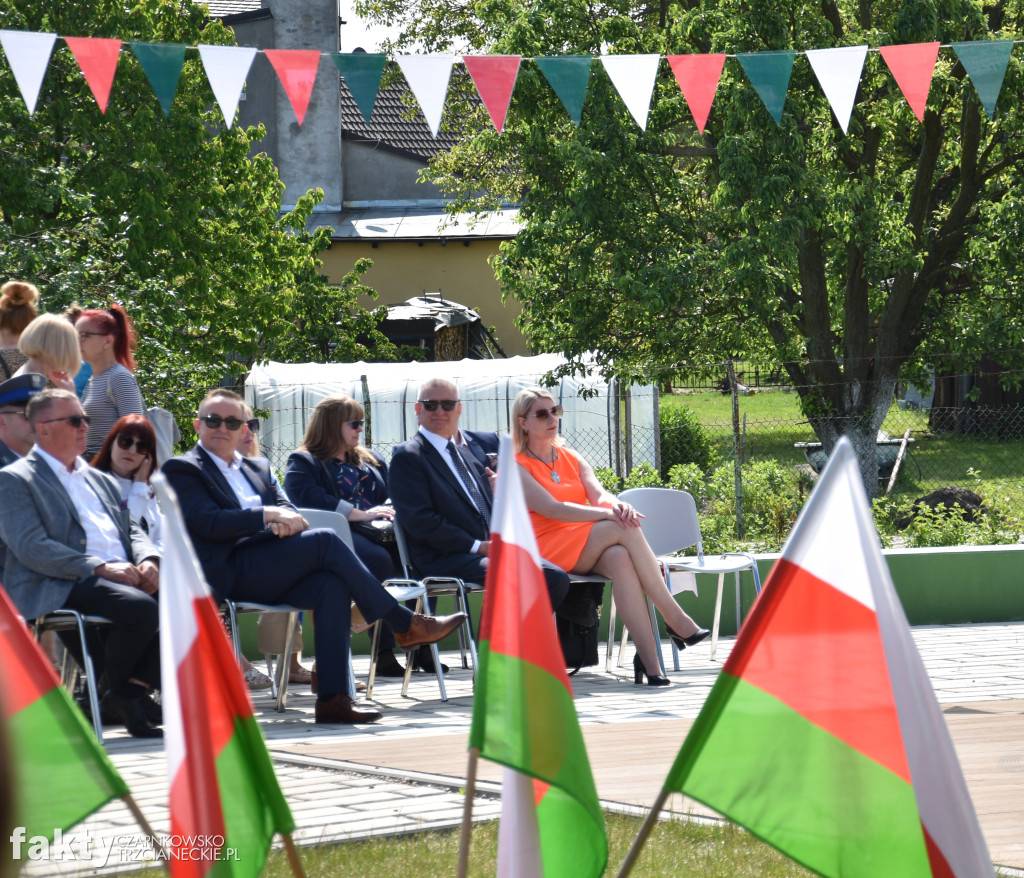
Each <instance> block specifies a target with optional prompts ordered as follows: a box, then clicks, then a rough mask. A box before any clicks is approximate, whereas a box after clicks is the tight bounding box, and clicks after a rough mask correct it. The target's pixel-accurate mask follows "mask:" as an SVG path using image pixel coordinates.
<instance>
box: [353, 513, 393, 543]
mask: <svg viewBox="0 0 1024 878" xmlns="http://www.w3.org/2000/svg"><path fill="white" fill-rule="evenodd" d="M348 526H349V527H350V528H351V529H352V533H356V534H362V535H363V536H364V537H366V538H367V539H368V540H370V541H371V542H374V543H379V544H380V545H382V546H386V545H388V544H390V543H393V542H394V541H395V523H394V522H393V521H388V520H387V519H386V518H375V519H373V520H372V521H350V522H349V523H348Z"/></svg>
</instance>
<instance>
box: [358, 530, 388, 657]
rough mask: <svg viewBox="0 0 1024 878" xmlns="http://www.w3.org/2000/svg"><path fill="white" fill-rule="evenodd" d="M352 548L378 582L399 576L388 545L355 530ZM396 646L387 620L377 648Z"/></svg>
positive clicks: (382, 628)
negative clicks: (383, 544)
mask: <svg viewBox="0 0 1024 878" xmlns="http://www.w3.org/2000/svg"><path fill="white" fill-rule="evenodd" d="M352 548H353V549H354V550H355V553H356V557H357V558H358V559H359V560H360V561H362V562H363V564H364V565H365V566H366V569H367V570H369V571H370V573H371V574H373V577H374V579H376V580H377V581H378V582H383V581H384V580H385V579H392V578H393V577H395V576H397V575H398V574H397V572H396V571H397V569H398V568H397V567H396V566H395V561H394V559H393V558H392V557H391V553H390V552H389V551H388V550H387V547H385V546H382V545H381V544H380V543H375V542H374V541H373V540H371V539H368V538H367V537H364V536H363V535H362V534H357V533H355V532H354V531H353V533H352ZM356 603H358V601H356ZM394 648H395V632H394V631H392V630H391V626H389V625H388V624H387V623H386V622H385V623H384V624H383V625H381V630H380V642H379V643H378V644H377V649H378V650H382V649H394Z"/></svg>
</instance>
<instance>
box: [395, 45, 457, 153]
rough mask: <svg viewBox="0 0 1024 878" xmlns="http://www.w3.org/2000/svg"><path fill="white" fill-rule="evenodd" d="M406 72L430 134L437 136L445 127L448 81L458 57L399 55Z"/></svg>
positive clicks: (407, 79)
mask: <svg viewBox="0 0 1024 878" xmlns="http://www.w3.org/2000/svg"><path fill="white" fill-rule="evenodd" d="M395 60H396V61H397V62H398V66H399V67H400V68H401V69H402V74H403V75H404V76H405V79H406V82H408V83H409V88H411V89H412V93H413V94H414V95H415V96H416V100H417V102H418V103H419V105H420V109H421V110H422V111H423V116H424V118H425V119H426V120H427V124H428V125H429V126H430V133H431V134H432V135H433V136H434V137H437V131H438V129H439V128H440V127H441V113H442V111H443V110H444V102H445V99H446V98H447V97H448V81H449V80H450V79H451V75H452V65H453V64H454V63H455V56H454V55H398V56H396V57H395Z"/></svg>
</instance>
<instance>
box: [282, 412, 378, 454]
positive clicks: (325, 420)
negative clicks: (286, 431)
mask: <svg viewBox="0 0 1024 878" xmlns="http://www.w3.org/2000/svg"><path fill="white" fill-rule="evenodd" d="M362 418H363V407H362V406H361V405H360V404H359V403H358V402H356V401H355V400H354V399H352V397H351V396H327V397H324V398H323V399H321V400H320V402H318V403H317V404H316V407H315V408H314V409H313V413H312V414H311V415H310V416H309V423H308V424H306V435H305V436H303V437H302V444H301V445H300V446H299V450H300V451H308V452H309V453H310V454H312V455H313V457H315V458H316V459H317V460H331V459H332V458H333V457H334V452H335V451H337V449H338V442H339V440H340V439H341V435H342V433H341V428H342V425H343V424H344V423H345V422H346V421H358V420H362ZM345 462H346V463H351V464H354V465H355V466H361V465H362V464H364V463H369V464H373V466H380V464H379V463H378V462H377V458H375V457H374V456H373V455H372V454H370V451H369V449H367V448H364V447H363V446H362V445H356V446H355V447H354V448H349V449H348V450H347V451H346V452H345Z"/></svg>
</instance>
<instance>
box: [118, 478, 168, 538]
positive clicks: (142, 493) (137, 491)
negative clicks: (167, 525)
mask: <svg viewBox="0 0 1024 878" xmlns="http://www.w3.org/2000/svg"><path fill="white" fill-rule="evenodd" d="M110 475H112V476H114V478H115V479H117V483H118V484H119V485H120V486H121V499H122V500H123V501H124V502H125V503H126V504H127V505H128V512H129V514H130V515H131V517H132V518H134V519H135V521H136V522H138V524H139V525H140V526H141V527H142V529H143V530H144V531H145V532H146V536H148V537H149V541H150V542H151V543H152V544H153V545H154V546H156V547H157V548H158V549H161V548H163V544H164V540H163V518H164V517H163V513H162V512H161V511H160V506H159V505H158V504H157V502H156V497H154V496H153V489H152V488H151V487H150V486H149V485H147V484H146V483H145V482H136V481H133V480H132V479H122V478H121V477H120V476H118V475H115V474H114V473H111V474H110Z"/></svg>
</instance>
